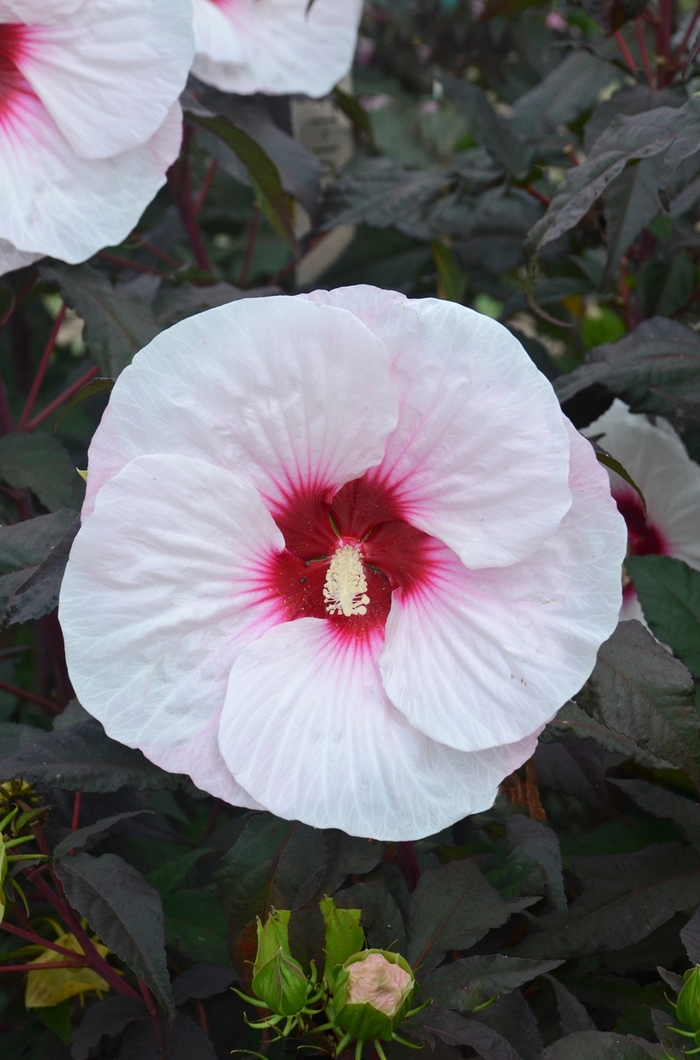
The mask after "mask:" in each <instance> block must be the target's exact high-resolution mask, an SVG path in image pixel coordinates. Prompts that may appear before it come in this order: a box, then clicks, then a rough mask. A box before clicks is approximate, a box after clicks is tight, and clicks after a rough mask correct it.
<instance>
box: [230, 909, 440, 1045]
mask: <svg viewBox="0 0 700 1060" xmlns="http://www.w3.org/2000/svg"><path fill="white" fill-rule="evenodd" d="M320 906H321V912H322V913H323V918H324V921H325V928H326V934H325V971H324V974H323V976H322V977H321V978H319V975H318V971H317V969H316V967H315V965H314V962H313V961H312V962H310V968H311V971H310V974H309V975H307V974H306V973H305V972H304V969H303V968H302V966H301V964H300V963H299V962H298V961H296V960H295V959H294V957H292V954H291V950H290V947H289V918H290V915H291V914H290V912H289V911H288V910H282V909H280V910H276V911H274V912H273V913H272V914H271V915H270V916H269V917H268V919H267V921H266V923H265V924H264V925H263V924H262V923H261V922H260V920H258V951H257V955H256V958H255V964H254V965H253V981H252V990H253V994H254V996H253V997H250V996H248V995H246V994H241V993H240V991H236V992H237V993H238V994H240V996H241V997H242V998H243V999H244V1000H246V1001H249V1002H251V1003H252V1004H254V1005H256V1006H257V1007H258V1008H266V1009H269V1011H270V1013H271V1015H270V1016H269V1017H267V1018H266V1019H263V1020H261V1021H259V1022H257V1023H251V1026H252V1027H255V1028H257V1029H260V1030H262V1029H269V1028H271V1027H274V1028H275V1029H276V1030H277V1032H278V1034H279V1035H280V1037H286V1036H287V1035H288V1034H290V1033H291V1032H292V1031H293V1030H295V1029H296V1030H299V1031H302V1032H305V1033H307V1034H308V1033H311V1034H313V1033H318V1034H326V1035H329V1036H331V1037H332V1039H333V1040H334V1043H335V1044H334V1055H335V1056H338V1055H339V1054H340V1053H341V1052H342V1051H343V1050H344V1049H346V1048H347V1047H348V1045H350V1043H351V1042H353V1041H354V1042H355V1043H356V1044H355V1055H356V1058H357V1060H360V1056H361V1053H362V1047H363V1045H364V1043H365V1042H368V1041H371V1042H372V1043H373V1044H374V1047H375V1049H376V1051H377V1054H378V1056H379V1057H380V1060H385V1057H384V1051H383V1049H382V1046H381V1044H380V1043H381V1042H390V1041H393V1040H398V1041H400V1042H402V1043H403V1044H404V1045H409V1046H410V1045H411V1044H412V1043H411V1042H407V1041H405V1040H404V1039H403V1038H399V1036H398V1035H397V1033H396V1030H397V1028H398V1027H399V1025H400V1024H401V1023H402V1022H403V1021H404V1020H406V1019H408V1017H409V1016H413V1015H415V1013H417V1012H419V1011H420V1009H421V1008H423V1007H424V1006H423V1005H421V1006H419V1007H418V1008H413V1009H412V1008H411V1002H412V999H413V997H414V995H415V993H416V990H417V989H418V984H417V983H416V980H415V977H414V975H413V972H412V971H411V967H410V965H409V964H408V963H407V962H406V961H405V960H404V958H403V957H402V956H401V955H400V954H398V953H392V952H391V951H389V950H373V949H365V948H364V946H365V936H364V932H363V930H362V926H361V924H360V910H359V909H339V908H338V907H337V905H336V904H335V902H334V901H333V899H332V898H324V899H323V900H322V901H321V903H320ZM426 1003H427V1002H426Z"/></svg>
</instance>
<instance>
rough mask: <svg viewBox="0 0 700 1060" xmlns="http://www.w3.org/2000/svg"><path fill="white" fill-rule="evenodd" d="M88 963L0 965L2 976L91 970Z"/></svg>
mask: <svg viewBox="0 0 700 1060" xmlns="http://www.w3.org/2000/svg"><path fill="white" fill-rule="evenodd" d="M89 967H90V966H89V964H88V962H87V961H80V962H78V961H47V962H46V963H45V964H43V963H42V964H7V965H2V964H0V975H4V974H5V973H6V972H45V971H51V970H52V969H54V968H89Z"/></svg>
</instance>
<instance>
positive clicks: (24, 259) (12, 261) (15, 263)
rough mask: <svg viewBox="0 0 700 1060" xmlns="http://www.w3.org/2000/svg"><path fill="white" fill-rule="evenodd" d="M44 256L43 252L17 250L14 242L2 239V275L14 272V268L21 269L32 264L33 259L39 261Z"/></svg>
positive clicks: (0, 249) (0, 264)
mask: <svg viewBox="0 0 700 1060" xmlns="http://www.w3.org/2000/svg"><path fill="white" fill-rule="evenodd" d="M40 257H42V255H41V254H31V253H27V252H26V251H24V250H17V247H13V246H12V243H8V242H7V240H6V239H0V276H2V275H3V274H4V273H6V272H12V270H13V269H21V268H23V267H24V266H25V265H31V264H32V262H33V261H38V260H39V258H40Z"/></svg>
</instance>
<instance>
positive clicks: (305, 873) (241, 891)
mask: <svg viewBox="0 0 700 1060" xmlns="http://www.w3.org/2000/svg"><path fill="white" fill-rule="evenodd" d="M325 855H326V839H325V836H324V833H323V832H321V831H319V830H317V829H314V828H309V827H308V826H307V825H304V824H300V823H299V822H296V821H282V820H280V819H279V818H277V817H273V815H272V814H269V813H260V814H256V815H255V816H254V817H253V818H252V820H251V821H250V822H249V823H248V825H246V827H245V829H244V830H243V832H242V833H241V836H240V837H239V839H238V841H237V842H236V844H235V845H234V846H233V847H232V848H231V850H229V851H228V853H227V854H225V855H224V857H223V858H222V859H221V861H220V863H219V865H218V867H217V870H216V879H217V885H218V891H219V898H220V900H221V905H222V908H223V910H224V915H225V917H226V923H227V927H228V936H229V943H230V946H231V953H232V956H233V957H234V958H235V960H234V963H235V964H236V966H237V967H238V965H239V964H241V963H244V962H245V961H246V960H249V961H253V960H254V958H255V952H256V949H257V934H256V929H255V918H256V917H258V916H259V917H260V918H261V919H264V918H265V917H267V915H268V914H269V913H270V912H271V910H272V909H273V908H276V909H291V908H293V906H294V904H295V902H296V899H297V896H298V895H299V892H300V891H301V889H302V887H303V886H304V884H305V883H306V881H307V880H308V879H309V878H310V877H312V876H314V874H316V873H317V872H318V868H319V865H321V864H323V861H324V858H325ZM239 970H241V969H239Z"/></svg>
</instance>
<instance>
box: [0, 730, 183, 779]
mask: <svg viewBox="0 0 700 1060" xmlns="http://www.w3.org/2000/svg"><path fill="white" fill-rule="evenodd" d="M34 732H36V734H37V736H36V739H33V740H31V742H30V743H29V745H28V746H22V745H21V744H20V746H19V748H18V749H17V750H16V751H12V752H11V753H9V754H6V755H5V756H4V757H2V758H0V780H9V779H10V778H11V777H15V776H23V777H24V778H25V779H26V780H28V781H30V782H31V783H39V784H42V785H43V786H45V787H49V788H60V789H63V790H68V791H92V792H108V791H117V790H118V789H119V788H123V787H131V788H134V789H135V790H136V791H157V790H159V789H161V788H165V789H168V790H174V789H176V788H183V787H184V788H186V789H189V790H190V791H191V792H192V791H195V790H196V789H193V787H192V782H191V781H190V780H189V778H188V777H184V776H181V775H180V774H177V773H166V772H165V771H164V770H162V769H159V768H158V766H154V765H153V763H152V762H149V761H148V759H147V758H145V757H144V755H143V754H141V752H140V751H138V750H135V749H132V748H131V747H125V746H124V745H123V744H120V743H117V741H116V740H110V738H109V737H108V736H107V734H106V733H105V731H104V729H103V728H102V726H101V725H100V723H99V721H96V720H95V719H94V718H91V719H90V720H89V721H85V722H78V723H77V724H76V725H71V726H69V727H68V728H60V729H54V731H53V732H47V733H41V732H40V731H39V730H34ZM0 749H1V748H0Z"/></svg>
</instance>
